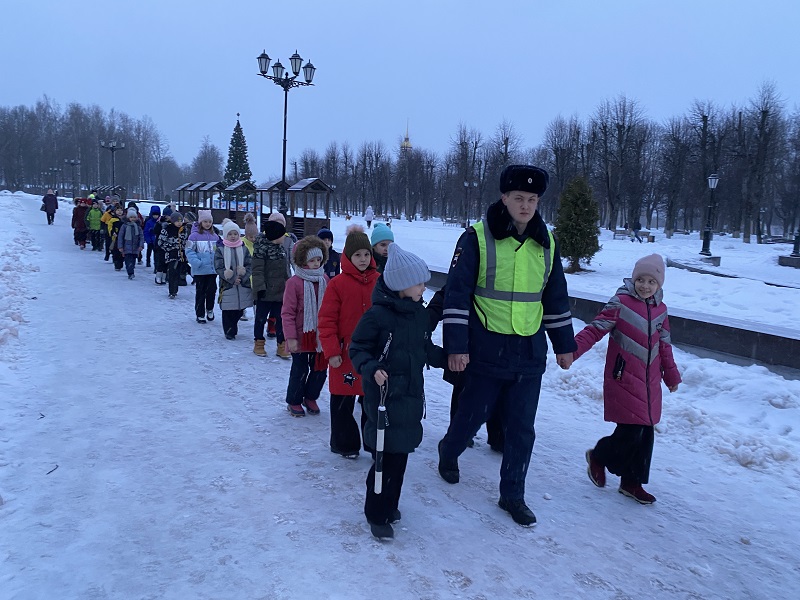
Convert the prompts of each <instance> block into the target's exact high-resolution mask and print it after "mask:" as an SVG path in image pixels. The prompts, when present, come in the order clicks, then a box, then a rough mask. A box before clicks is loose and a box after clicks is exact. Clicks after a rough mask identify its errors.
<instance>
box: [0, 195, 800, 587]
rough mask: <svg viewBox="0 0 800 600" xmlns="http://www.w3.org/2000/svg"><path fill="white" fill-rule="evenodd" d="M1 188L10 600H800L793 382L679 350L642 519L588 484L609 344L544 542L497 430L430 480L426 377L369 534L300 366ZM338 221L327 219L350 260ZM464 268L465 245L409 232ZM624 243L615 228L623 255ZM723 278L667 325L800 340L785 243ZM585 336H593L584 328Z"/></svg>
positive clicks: (680, 300)
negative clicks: (208, 316)
mask: <svg viewBox="0 0 800 600" xmlns="http://www.w3.org/2000/svg"><path fill="white" fill-rule="evenodd" d="M38 208H39V198H38V197H32V196H26V195H22V194H11V193H4V192H0V211H2V214H3V217H4V218H3V219H2V220H0V235H2V236H3V239H4V240H5V243H4V244H3V245H2V247H0V391H1V392H2V393H0V398H1V400H0V497H2V500H1V501H0V531H2V535H0V598H2V599H4V600H5V599H6V598H7V599H25V600H27V599H40V598H41V599H51V598H70V599H71V598H81V599H83V598H92V599H104V598H120V599H130V598H170V599H172V598H174V599H186V598H193V599H194V598H204V599H205V598H208V599H212V598H213V599H219V598H231V599H250V598H264V599H267V598H270V599H271V598H279V599H294V598H349V599H358V598H375V597H381V598H391V599H394V598H425V599H439V598H468V599H475V600H477V599H494V598H590V599H594V598H597V599H601V598H603V599H606V598H608V599H611V598H617V599H621V598H643V597H648V598H682V599H683V598H794V597H798V594H800V549H798V544H797V539H798V533H800V531H798V525H797V517H796V515H797V506H798V505H800V484H799V483H798V481H800V479H798V476H799V475H800V469H799V468H798V458H800V381H797V380H787V379H784V378H782V377H780V376H778V375H775V374H774V373H771V372H769V371H768V370H766V369H765V368H763V367H759V366H750V367H739V366H734V365H730V364H726V363H722V362H717V361H714V360H711V359H703V358H698V357H697V356H694V355H692V354H689V353H687V352H684V351H681V350H677V349H676V352H675V354H676V360H677V362H678V365H679V367H680V369H681V372H682V375H683V379H684V383H683V384H682V385H681V387H680V389H679V390H678V391H677V392H676V393H674V394H667V395H666V397H665V403H664V418H663V421H662V423H661V424H660V425H659V426H658V428H657V430H658V435H657V438H656V445H655V452H654V459H653V470H652V473H651V483H650V485H648V486H647V488H648V490H649V491H651V492H652V493H654V494H655V495H656V496H657V497H658V502H657V503H656V504H654V505H652V506H647V507H645V506H639V505H638V504H636V503H635V502H633V501H632V500H630V499H627V498H624V497H623V496H621V495H620V494H618V493H617V492H616V485H615V484H616V482H615V481H614V479H615V478H614V477H611V478H610V480H611V481H610V482H609V486H608V487H607V488H606V489H602V490H600V489H597V488H595V487H594V486H593V485H592V484H591V483H590V482H589V480H588V478H587V477H586V465H585V462H584V458H583V453H584V451H585V449H586V448H588V447H591V445H592V444H593V443H594V442H595V441H596V439H597V438H598V437H600V436H602V435H605V434H607V433H609V432H610V431H611V430H612V428H613V425H611V424H608V423H604V422H603V420H602V394H601V385H602V366H603V358H604V350H605V343H604V342H603V343H601V344H598V345H597V347H595V349H593V350H592V351H590V352H589V353H588V354H587V355H586V356H584V357H583V358H581V359H580V360H579V361H578V362H576V363H575V365H574V366H573V368H572V369H570V370H569V371H566V372H565V371H561V370H559V369H558V368H556V366H555V364H554V363H553V362H552V361H553V360H554V357H551V365H550V368H549V369H548V371H547V373H546V374H545V377H544V381H543V388H542V398H541V403H540V409H539V415H538V418H537V434H538V439H537V442H536V447H535V449H534V456H533V458H532V461H531V467H530V471H529V475H528V483H527V499H528V503H529V505H530V506H531V508H532V509H533V510H534V512H535V513H536V514H537V517H538V518H539V525H538V526H537V527H536V528H534V529H524V528H521V527H519V526H517V525H515V524H514V523H513V522H512V521H511V519H510V518H509V517H508V515H507V514H506V513H504V512H503V511H501V510H500V509H499V508H498V507H497V505H496V502H497V483H498V469H499V463H500V461H499V456H498V455H497V454H495V453H493V452H491V451H490V450H489V448H488V446H487V445H486V444H485V434H484V433H481V434H479V440H478V443H477V444H476V447H475V448H474V449H472V450H467V451H466V452H465V453H464V455H463V456H462V458H461V461H460V464H461V471H462V481H461V483H460V484H458V485H456V486H450V485H448V484H446V483H444V482H443V481H442V480H441V479H440V478H439V476H438V474H437V472H436V443H437V441H438V440H439V439H440V438H441V436H442V435H443V434H444V431H445V429H446V427H447V422H448V404H449V398H450V389H451V388H450V386H449V385H447V384H446V383H444V382H443V381H442V380H441V372H440V371H436V370H431V371H428V372H426V374H425V375H426V394H427V398H428V413H427V420H426V421H425V430H426V434H425V439H424V440H423V443H422V445H421V447H420V448H419V449H418V451H417V452H416V453H414V454H413V455H412V456H411V457H410V460H409V467H408V472H407V474H406V480H405V486H404V492H403V497H402V499H401V506H400V509H401V511H402V512H403V518H402V521H401V522H400V523H399V524H398V526H397V527H396V538H395V539H394V540H393V541H390V542H383V543H381V542H378V541H376V540H374V539H373V538H372V537H371V536H370V535H369V529H368V527H367V524H366V522H365V520H364V518H363V514H362V506H363V495H364V478H365V475H366V471H367V469H368V468H369V459H368V458H367V457H366V456H364V455H362V456H361V457H360V458H359V459H358V460H356V461H347V460H344V459H342V458H340V457H338V456H337V455H334V454H332V453H330V451H329V449H328V435H329V421H328V413H327V410H326V408H327V401H326V400H327V391H326V392H324V393H323V397H322V399H321V400H322V401H321V406H322V409H323V412H322V415H321V416H320V417H310V416H309V417H306V418H304V419H292V418H291V417H289V416H288V415H287V413H286V410H285V404H284V400H283V396H284V392H285V385H286V379H287V376H288V371H289V364H288V363H287V362H283V361H281V360H279V359H277V358H274V357H273V356H272V355H274V351H275V346H274V341H268V343H267V349H268V351H269V353H270V355H271V356H270V358H267V359H260V358H258V357H256V356H255V355H254V354H253V353H252V344H251V342H250V339H249V335H248V331H249V326H250V325H252V321H250V322H249V323H243V324H242V328H241V329H240V333H241V335H240V336H239V338H238V339H237V340H236V341H234V342H228V341H226V340H225V339H224V337H223V335H222V332H221V328H220V324H219V319H218V320H217V321H215V322H214V323H213V324H210V325H205V326H201V325H197V324H196V323H195V322H194V315H193V308H192V303H193V289H192V288H191V287H189V288H181V289H180V292H179V295H178V299H177V300H175V301H169V300H168V299H167V298H166V296H167V292H166V290H165V289H164V288H162V287H156V286H155V285H153V283H152V277H151V276H149V273H147V270H146V269H144V268H143V267H139V268H137V278H136V279H135V280H134V281H128V279H127V278H126V276H125V275H124V271H123V272H121V273H117V272H115V271H114V270H113V268H112V267H111V264H110V263H106V262H104V261H103V260H102V255H101V254H100V253H92V252H89V251H85V252H81V251H80V250H78V249H77V248H76V247H75V245H74V244H73V243H72V236H71V230H70V228H69V213H70V210H69V208H67V207H66V205H65V208H62V209H61V210H60V211H59V213H58V214H57V216H56V223H55V225H53V226H51V227H48V226H47V225H46V223H45V219H44V215H42V213H40V212H39V210H38ZM345 226H346V222H345V221H344V220H339V219H334V221H333V223H332V227H333V231H334V234H335V235H336V237H337V246H341V243H342V242H343V240H344V229H345ZM393 229H394V231H395V235H396V237H397V241H398V242H399V243H400V244H401V245H402V246H404V247H407V248H408V249H412V250H414V251H416V252H418V253H420V254H422V255H423V256H425V257H426V258H427V259H428V261H429V263H431V265H432V266H435V265H439V266H446V265H447V263H448V262H449V258H450V255H451V253H452V250H453V245H454V242H455V240H456V239H457V237H458V234H459V233H460V231H459V230H458V229H454V228H452V227H445V226H442V225H441V224H440V223H424V222H420V223H414V224H408V223H404V222H400V221H395V222H394V223H393ZM605 235H606V234H604V236H605ZM687 237H691V238H692V239H689V240H686V239H673V240H663V239H661V238H660V237H659V239H658V242H657V243H656V244H649V245H648V244H642V245H640V244H638V243H636V244H631V243H630V242H627V241H624V240H611V239H607V238H605V237H604V238H603V240H602V243H603V250H602V252H601V253H600V254H598V256H597V257H596V258H595V260H594V261H593V262H592V265H591V267H592V268H593V269H594V272H592V273H583V274H579V275H574V276H570V279H569V285H570V288H571V289H580V290H585V291H587V292H591V293H595V294H599V295H603V296H611V295H612V294H613V292H614V290H615V289H616V287H617V286H618V284H619V282H620V280H621V279H622V277H623V276H627V274H628V273H629V272H630V269H631V267H632V264H633V262H634V261H635V259H636V258H637V257H639V256H641V255H643V254H645V253H650V252H653V251H658V252H661V253H662V254H664V255H667V256H670V257H673V258H681V257H686V258H687V259H688V258H693V257H694V256H695V255H696V252H697V250H698V249H699V240H698V239H697V236H696V235H695V236H687ZM712 249H713V250H714V251H715V253H719V254H721V255H722V256H723V268H725V269H726V270H729V271H733V272H737V273H739V274H742V275H744V276H746V277H750V278H752V279H738V280H737V279H725V278H717V277H711V276H704V275H698V274H694V273H689V272H685V271H678V270H676V269H669V270H668V272H667V283H666V286H665V299H666V301H667V303H668V305H669V306H670V308H671V309H673V308H676V309H685V310H692V311H697V312H704V313H709V314H712V315H715V316H720V317H728V318H735V319H740V320H749V321H753V322H758V323H765V324H771V325H776V326H781V327H788V328H791V329H794V330H797V329H799V327H798V326H797V325H796V323H795V322H794V321H793V320H791V319H792V317H794V319H796V317H797V308H796V307H797V305H798V302H797V300H798V297H800V290H797V289H791V288H790V289H782V288H776V287H772V286H766V285H764V284H763V283H761V281H763V280H767V281H775V282H779V283H784V284H791V285H797V286H800V275H799V274H798V272H797V271H796V270H793V269H788V268H781V267H778V266H777V259H776V258H775V257H776V255H777V254H778V253H780V252H781V251H783V252H788V247H786V246H760V247H759V246H756V245H750V246H745V245H744V244H742V243H741V241H737V240H721V239H716V240H714V242H713V244H712ZM574 325H575V327H576V330H577V329H578V328H580V327H582V325H583V324H582V323H580V322H578V321H576V322H575V323H574Z"/></svg>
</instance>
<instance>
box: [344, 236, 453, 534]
mask: <svg viewBox="0 0 800 600" xmlns="http://www.w3.org/2000/svg"><path fill="white" fill-rule="evenodd" d="M430 278H431V274H430V271H429V270H428V267H427V265H426V264H425V262H424V261H423V260H422V259H421V258H419V257H418V256H415V255H414V254H411V253H410V252H405V251H403V250H402V249H401V248H400V247H399V246H398V245H397V244H391V245H390V246H389V256H388V259H387V262H386V267H385V269H384V272H383V275H382V276H381V277H380V278H379V279H378V282H377V283H376V285H375V290H374V292H373V294H372V307H371V308H370V309H369V310H368V311H367V312H366V313H364V316H363V317H362V318H361V320H360V321H359V323H358V326H357V327H356V329H355V331H354V332H353V337H352V341H351V343H350V350H349V354H350V358H351V359H352V361H353V366H354V367H355V369H356V370H357V371H358V372H359V373H360V374H361V377H362V381H363V385H364V394H365V397H364V411H365V412H366V414H367V424H366V426H365V428H364V441H365V443H366V444H367V445H368V446H369V447H370V448H375V447H376V441H377V431H378V418H379V412H378V407H379V405H380V404H382V403H383V404H385V406H386V412H385V413H383V415H382V418H385V423H386V424H387V425H388V426H386V427H385V434H384V435H385V438H384V451H383V473H382V474H381V475H380V476H381V477H382V484H383V485H382V488H383V489H382V491H380V492H379V493H376V492H375V478H376V474H375V464H373V465H372V467H371V468H370V470H369V474H368V475H367V496H366V500H365V502H364V514H365V515H366V517H367V521H368V522H369V524H370V530H371V531H372V535H374V536H375V537H377V538H391V537H394V530H393V529H392V526H391V523H394V522H395V521H398V520H399V519H400V511H399V510H398V503H399V501H400V492H401V488H402V485H403V476H404V474H405V471H406V464H407V463H408V455H409V454H410V453H411V452H413V451H414V450H415V449H416V448H417V447H418V446H419V445H420V443H421V442H422V418H423V417H424V415H425V389H424V380H423V376H422V371H423V369H424V368H425V365H426V364H428V365H431V366H433V367H436V368H442V367H444V365H445V362H446V357H445V354H444V350H442V348H439V347H438V346H434V345H433V342H431V336H430V318H429V316H428V314H427V313H426V311H425V308H424V306H423V305H422V293H423V292H424V291H425V282H426V281H428V280H429V279H430Z"/></svg>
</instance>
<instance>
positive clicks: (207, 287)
mask: <svg viewBox="0 0 800 600" xmlns="http://www.w3.org/2000/svg"><path fill="white" fill-rule="evenodd" d="M216 294H217V276H216V275H196V276H195V277H194V314H196V315H197V316H198V317H202V318H205V316H206V312H208V311H212V310H214V299H215V296H216Z"/></svg>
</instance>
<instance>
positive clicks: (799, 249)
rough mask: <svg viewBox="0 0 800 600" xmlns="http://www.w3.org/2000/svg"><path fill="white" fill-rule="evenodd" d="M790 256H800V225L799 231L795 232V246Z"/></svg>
mask: <svg viewBox="0 0 800 600" xmlns="http://www.w3.org/2000/svg"><path fill="white" fill-rule="evenodd" d="M789 256H792V257H795V258H800V226H798V227H797V231H796V232H795V233H794V248H792V253H791V254H790V255H789Z"/></svg>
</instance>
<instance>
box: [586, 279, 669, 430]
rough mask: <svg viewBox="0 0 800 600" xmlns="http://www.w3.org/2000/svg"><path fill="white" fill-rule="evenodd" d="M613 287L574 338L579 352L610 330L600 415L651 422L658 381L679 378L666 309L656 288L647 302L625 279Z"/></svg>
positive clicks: (657, 407)
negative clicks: (598, 308) (600, 309)
mask: <svg viewBox="0 0 800 600" xmlns="http://www.w3.org/2000/svg"><path fill="white" fill-rule="evenodd" d="M624 283H625V285H623V286H622V287H621V288H619V289H618V290H617V295H616V296H614V297H613V298H611V300H609V301H608V304H606V305H605V307H604V308H603V310H602V311H600V314H599V315H597V317H595V319H594V321H592V322H591V323H589V325H587V326H586V327H585V328H584V329H583V331H581V332H580V333H579V334H578V335H576V336H575V342H576V343H577V344H578V350H577V352H575V358H578V357H579V356H581V355H582V354H583V353H585V352H586V351H587V350H589V348H591V347H592V346H594V345H595V344H596V343H597V342H598V341H600V340H601V339H602V338H603V336H604V335H605V334H607V333H609V332H611V338H610V339H609V340H608V352H607V354H606V366H605V371H604V373H603V405H604V409H605V410H604V418H605V420H606V421H611V422H612V423H626V424H630V425H655V424H656V423H658V422H659V421H660V420H661V380H662V379H663V380H664V383H665V384H666V385H667V387H672V386H674V385H677V384H679V383H680V382H681V376H680V373H678V368H677V367H676V366H675V360H674V359H673V358H672V344H671V341H670V334H669V319H668V317H667V307H666V305H665V304H664V303H663V302H662V301H661V299H662V298H663V292H662V290H661V289H659V290H658V291H657V292H656V293H655V295H654V296H653V297H652V298H650V299H648V300H647V302H645V301H644V300H642V299H641V298H640V297H639V296H638V295H637V294H636V291H635V289H634V286H633V281H632V280H630V279H625V280H624Z"/></svg>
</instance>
